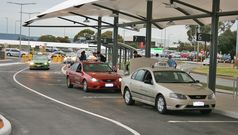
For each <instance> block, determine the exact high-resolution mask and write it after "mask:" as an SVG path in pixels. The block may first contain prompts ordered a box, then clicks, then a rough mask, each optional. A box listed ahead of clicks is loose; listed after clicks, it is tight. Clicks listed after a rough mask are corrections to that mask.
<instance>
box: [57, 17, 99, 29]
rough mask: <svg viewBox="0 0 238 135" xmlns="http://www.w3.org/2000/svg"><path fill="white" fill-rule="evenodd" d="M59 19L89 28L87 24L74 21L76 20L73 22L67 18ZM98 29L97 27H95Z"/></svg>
mask: <svg viewBox="0 0 238 135" xmlns="http://www.w3.org/2000/svg"><path fill="white" fill-rule="evenodd" d="M58 18H59V19H62V20H65V21H69V22H72V23H74V24H75V23H77V24H80V25H83V26H86V27H88V26H89V25H87V24H84V23H81V22H77V21H74V20H71V19H67V18H64V17H58ZM94 28H95V29H96V27H94Z"/></svg>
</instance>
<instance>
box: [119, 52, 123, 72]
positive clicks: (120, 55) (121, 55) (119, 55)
mask: <svg viewBox="0 0 238 135" xmlns="http://www.w3.org/2000/svg"><path fill="white" fill-rule="evenodd" d="M121 54H122V48H120V55H119V64H120V65H119V69H121V64H122V63H121V57H122V55H121Z"/></svg>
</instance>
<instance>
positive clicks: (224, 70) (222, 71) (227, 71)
mask: <svg viewBox="0 0 238 135" xmlns="http://www.w3.org/2000/svg"><path fill="white" fill-rule="evenodd" d="M208 70H209V67H208V66H201V67H197V68H194V69H193V70H192V71H193V72H198V73H203V74H207V73H208ZM217 75H218V76H229V77H238V69H235V68H233V66H230V65H227V66H224V65H221V66H218V67H217Z"/></svg>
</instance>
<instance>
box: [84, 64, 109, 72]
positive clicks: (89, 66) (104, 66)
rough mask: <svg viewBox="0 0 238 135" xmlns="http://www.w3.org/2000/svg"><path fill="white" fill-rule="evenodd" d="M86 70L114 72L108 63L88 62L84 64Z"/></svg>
mask: <svg viewBox="0 0 238 135" xmlns="http://www.w3.org/2000/svg"><path fill="white" fill-rule="evenodd" d="M83 68H84V71H85V72H112V71H113V70H112V68H111V67H110V66H109V65H108V64H106V63H88V64H84V66H83Z"/></svg>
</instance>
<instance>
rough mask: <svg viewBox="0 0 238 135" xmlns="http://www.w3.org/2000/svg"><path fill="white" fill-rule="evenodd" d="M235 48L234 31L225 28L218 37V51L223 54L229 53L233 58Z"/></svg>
mask: <svg viewBox="0 0 238 135" xmlns="http://www.w3.org/2000/svg"><path fill="white" fill-rule="evenodd" d="M235 49H236V31H233V32H232V31H231V30H230V29H229V30H226V31H225V32H224V33H222V34H221V35H220V36H219V38H218V51H221V52H222V53H223V54H230V55H231V59H233V58H234V55H235V51H236V50H235Z"/></svg>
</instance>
